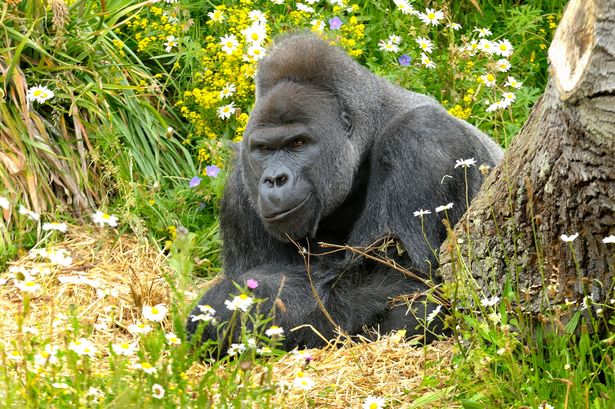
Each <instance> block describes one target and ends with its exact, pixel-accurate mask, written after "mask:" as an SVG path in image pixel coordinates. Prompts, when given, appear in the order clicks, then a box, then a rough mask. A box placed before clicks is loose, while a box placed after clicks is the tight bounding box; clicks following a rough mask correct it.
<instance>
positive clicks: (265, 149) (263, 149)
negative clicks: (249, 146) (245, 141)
mask: <svg viewBox="0 0 615 409" xmlns="http://www.w3.org/2000/svg"><path fill="white" fill-rule="evenodd" d="M256 150H258V151H260V152H269V151H270V150H271V148H270V147H269V146H268V145H265V144H264V143H259V144H258V145H256Z"/></svg>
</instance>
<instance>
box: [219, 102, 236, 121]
mask: <svg viewBox="0 0 615 409" xmlns="http://www.w3.org/2000/svg"><path fill="white" fill-rule="evenodd" d="M235 110H236V108H235V103H234V102H231V103H230V104H228V105H223V106H221V107H220V108H218V117H219V118H220V119H229V118H230V117H231V115H233V114H234V113H235Z"/></svg>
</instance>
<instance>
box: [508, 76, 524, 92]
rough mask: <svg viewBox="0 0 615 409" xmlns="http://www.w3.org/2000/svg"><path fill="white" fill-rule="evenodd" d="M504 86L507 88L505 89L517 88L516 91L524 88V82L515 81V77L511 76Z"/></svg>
mask: <svg viewBox="0 0 615 409" xmlns="http://www.w3.org/2000/svg"><path fill="white" fill-rule="evenodd" d="M504 86H505V87H512V88H515V89H519V88H521V87H522V86H523V83H522V82H519V81H517V80H516V79H515V77H511V76H509V77H508V78H507V79H506V82H505V83H504Z"/></svg>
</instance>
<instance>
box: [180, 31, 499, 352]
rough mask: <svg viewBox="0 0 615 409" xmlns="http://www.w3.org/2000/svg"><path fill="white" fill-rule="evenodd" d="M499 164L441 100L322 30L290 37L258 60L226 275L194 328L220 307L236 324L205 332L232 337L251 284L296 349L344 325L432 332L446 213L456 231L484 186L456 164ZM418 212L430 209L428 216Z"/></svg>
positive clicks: (228, 211) (224, 211) (233, 192)
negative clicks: (378, 70) (243, 290)
mask: <svg viewBox="0 0 615 409" xmlns="http://www.w3.org/2000/svg"><path fill="white" fill-rule="evenodd" d="M501 157H502V151H501V149H500V148H499V147H498V146H497V145H496V144H495V143H494V142H493V141H492V140H491V139H490V138H489V137H488V136H486V135H485V134H483V133H481V132H480V131H478V130H477V129H476V128H474V127H472V126H471V125H469V124H468V123H466V122H464V121H462V120H460V119H457V118H455V117H453V116H452V115H450V114H449V113H448V112H447V111H446V110H445V109H444V108H443V107H442V106H440V105H439V104H438V103H437V102H436V101H435V100H434V99H432V98H431V97H428V96H425V95H421V94H417V93H413V92H410V91H408V90H405V89H402V88H400V87H398V86H396V85H393V84H391V83H389V82H387V81H385V80H384V79H382V78H380V77H378V76H376V75H374V74H373V73H371V72H369V71H368V70H367V69H366V68H364V67H363V66H361V65H360V64H358V63H357V62H355V61H354V60H352V59H351V58H350V57H349V56H347V55H346V54H345V53H344V52H343V51H342V50H341V49H340V48H338V47H336V46H333V45H330V44H329V43H328V42H326V41H324V40H322V39H320V38H319V37H318V36H316V35H315V34H312V33H293V34H288V35H286V36H284V37H281V38H280V39H278V41H276V43H275V44H274V46H273V47H272V48H271V49H270V51H269V53H268V55H267V56H266V57H265V58H264V59H263V60H261V61H260V63H259V65H258V69H257V75H256V102H255V105H254V107H253V110H252V112H251V115H250V119H249V121H248V125H247V127H246V130H245V133H244V137H243V140H242V142H241V144H240V146H239V149H238V152H237V154H236V160H235V162H236V163H235V164H234V168H233V170H232V172H231V174H230V176H229V179H228V181H227V186H226V190H225V192H224V195H223V198H222V201H221V208H220V231H221V236H222V240H223V262H224V266H223V267H224V276H223V277H222V278H221V279H219V280H218V281H217V282H216V283H215V284H214V285H213V286H212V287H210V288H209V290H208V291H207V292H206V293H205V295H203V297H202V298H201V300H200V301H199V305H197V306H196V307H195V309H194V310H193V312H192V313H191V315H190V316H189V318H188V323H187V330H188V334H192V336H193V335H194V334H195V333H197V325H198V324H199V321H198V320H194V319H193V317H194V316H197V315H199V314H201V312H200V311H201V310H200V308H199V306H204V305H209V306H211V307H213V308H214V309H215V311H216V315H215V316H216V318H217V321H218V323H226V324H223V325H212V324H211V323H210V324H208V325H207V324H206V325H205V327H204V328H203V329H199V332H198V333H199V334H202V335H201V336H202V340H203V341H205V340H208V339H214V340H218V341H220V342H221V343H222V344H221V345H228V342H234V341H235V340H236V338H237V332H238V331H237V330H236V328H237V327H238V325H235V324H236V323H234V322H229V321H232V320H234V319H235V318H234V317H235V315H233V311H230V310H229V309H228V308H227V307H226V306H225V301H226V300H229V299H232V298H233V297H234V296H235V295H237V294H239V290H238V286H239V287H242V286H243V287H245V285H246V282H247V280H248V279H253V280H256V281H257V282H258V287H257V288H255V289H254V290H253V292H254V294H253V296H254V297H256V298H259V299H264V300H265V301H264V302H263V303H262V304H260V305H259V311H260V313H264V314H268V315H269V316H270V317H272V320H273V321H272V323H275V325H277V326H281V327H282V328H284V330H285V338H284V339H283V345H282V347H283V348H285V349H292V348H294V347H296V346H300V347H318V346H322V345H323V344H324V343H325V341H324V340H323V338H324V339H331V338H333V337H334V336H335V332H336V331H340V330H341V331H344V332H345V333H347V334H351V335H366V336H369V334H373V333H374V330H377V331H379V332H380V333H386V332H389V331H392V330H394V329H406V331H407V335H416V334H421V335H423V334H424V330H425V328H421V324H423V325H424V324H425V319H424V317H425V316H426V315H427V314H429V313H430V312H432V311H433V310H434V308H435V304H433V303H431V302H430V301H427V300H428V298H427V297H426V295H425V294H426V292H427V290H429V288H430V287H433V285H434V284H436V283H437V280H436V279H435V277H432V276H431V273H432V272H433V271H434V269H435V267H437V258H436V255H437V250H438V248H439V246H440V244H441V243H442V242H443V241H444V239H445V238H446V235H447V233H446V227H445V225H444V223H443V219H445V218H448V221H449V222H450V224H451V225H452V224H454V223H456V222H457V221H458V220H459V219H460V218H461V216H462V215H463V213H464V212H465V210H466V199H468V200H469V199H471V198H472V197H474V195H475V194H476V193H477V192H478V190H479V187H480V185H481V183H482V175H481V173H480V172H479V170H478V168H477V166H470V167H467V168H466V169H459V168H457V169H455V167H456V166H455V164H456V160H459V159H470V158H474V160H475V161H476V163H477V164H486V165H489V166H494V165H495V164H496V163H497V162H498V161H499V160H500V159H501ZM467 196H469V197H467ZM449 203H452V204H453V205H452V207H450V205H449V206H447V207H449V209H447V210H446V211H441V212H434V208H436V207H439V206H442V205H447V204H449ZM419 209H431V211H432V213H431V214H426V215H424V216H420V217H417V216H415V215H414V214H413V213H414V212H415V211H417V210H419ZM323 243H330V244H333V245H338V246H340V247H338V248H337V250H336V251H333V250H332V249H331V247H328V248H327V247H324V246H323ZM353 249H361V250H360V252H357V251H354V250H353ZM383 257H386V258H387V259H388V260H389V262H388V263H383V262H382V261H379V259H382V258H383ZM399 267H401V268H399ZM404 297H405V301H403V299H404ZM429 299H431V298H429ZM400 300H402V301H400ZM409 300H410V301H411V300H414V302H413V303H411V302H410V301H409ZM233 328H235V330H233ZM293 329H294V330H293ZM200 331H202V332H200ZM199 341H200V340H199ZM426 341H428V340H426ZM220 348H224V346H221V347H220Z"/></svg>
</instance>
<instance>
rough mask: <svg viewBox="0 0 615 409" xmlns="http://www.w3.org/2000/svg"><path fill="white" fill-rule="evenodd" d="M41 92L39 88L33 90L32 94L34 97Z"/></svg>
mask: <svg viewBox="0 0 615 409" xmlns="http://www.w3.org/2000/svg"><path fill="white" fill-rule="evenodd" d="M42 93H43V91H41V90H40V89H37V90H35V91H34V92H33V93H32V95H34V96H35V97H38V96H40V95H41V94H42Z"/></svg>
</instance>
